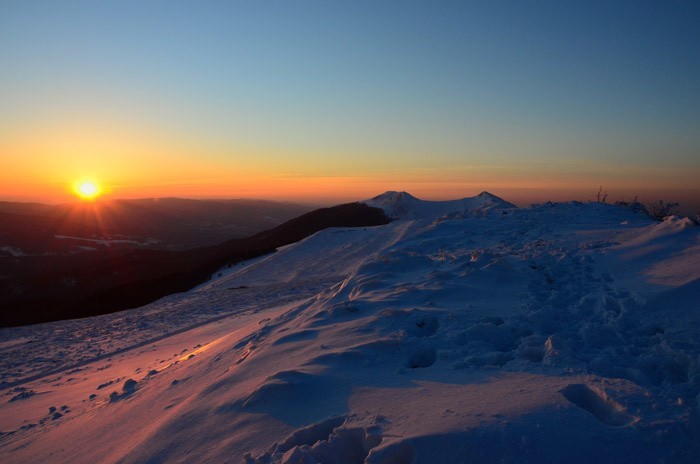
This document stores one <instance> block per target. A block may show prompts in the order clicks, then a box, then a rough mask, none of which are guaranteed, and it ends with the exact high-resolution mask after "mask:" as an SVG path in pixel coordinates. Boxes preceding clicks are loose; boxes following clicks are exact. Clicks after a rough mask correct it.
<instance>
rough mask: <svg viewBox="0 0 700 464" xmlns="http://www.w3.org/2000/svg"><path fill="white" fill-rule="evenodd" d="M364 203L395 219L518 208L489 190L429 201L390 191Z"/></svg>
mask: <svg viewBox="0 0 700 464" xmlns="http://www.w3.org/2000/svg"><path fill="white" fill-rule="evenodd" d="M362 203H365V204H366V205H369V206H373V207H375V208H381V209H383V210H384V213H385V214H386V215H387V216H389V217H390V218H393V219H431V218H437V217H440V216H444V215H448V214H454V213H477V212H486V211H490V210H495V209H511V208H516V206H515V205H514V204H512V203H509V202H507V201H505V200H503V199H502V198H499V197H497V196H496V195H493V194H491V193H489V192H481V193H480V194H478V195H477V196H475V197H470V198H462V199H459V200H449V201H428V200H421V199H419V198H416V197H414V196H413V195H411V194H410V193H408V192H394V191H389V192H385V193H382V194H381V195H378V196H376V197H374V198H371V199H369V200H365V201H363V202H362Z"/></svg>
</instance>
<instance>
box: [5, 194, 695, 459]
mask: <svg viewBox="0 0 700 464" xmlns="http://www.w3.org/2000/svg"><path fill="white" fill-rule="evenodd" d="M476 198H481V199H480V200H478V201H477V200H474V202H473V204H471V203H470V204H469V205H467V206H465V204H466V203H464V202H465V201H466V200H458V201H457V202H456V203H452V202H444V203H442V202H441V203H440V204H438V205H435V204H431V203H428V204H426V203H423V202H421V201H420V200H417V199H415V198H414V197H410V196H407V194H385V195H384V196H380V197H377V198H375V199H373V200H371V201H374V200H377V203H375V204H376V205H377V206H379V202H381V201H384V200H386V201H385V202H384V204H383V205H381V207H382V208H384V209H385V211H387V210H389V211H393V212H394V213H395V214H393V215H394V217H403V218H404V219H398V220H395V221H394V222H392V223H390V224H388V225H384V226H377V227H366V228H356V229H345V228H334V229H326V230H323V231H321V232H318V233H316V234H314V235H313V236H311V237H308V238H306V239H305V240H303V241H302V242H299V243H297V244H295V245H291V246H289V247H286V248H285V249H283V250H281V251H280V252H278V253H275V254H273V255H270V256H269V257H267V258H265V259H262V260H258V261H256V262H251V263H248V264H245V265H241V266H239V268H237V269H235V270H234V271H233V272H230V273H228V274H227V275H224V276H222V277H221V279H219V280H215V281H212V282H210V283H209V284H208V285H206V286H203V287H201V288H200V289H199V290H198V291H196V292H190V293H186V294H180V295H173V296H171V297H168V298H166V299H163V300H161V301H159V302H156V303H153V304H151V305H148V306H145V307H143V308H139V309H137V310H133V311H127V312H125V313H120V314H115V315H109V316H101V317H100V318H93V319H84V320H77V321H65V322H58V323H51V324H45V325H41V326H33V327H25V328H13V329H4V330H2V331H0V350H2V353H3V357H2V361H1V362H0V373H1V374H2V379H3V380H2V382H3V384H2V390H1V391H0V395H1V396H0V407H1V408H2V414H0V430H2V432H3V435H2V436H0V458H2V461H3V462H42V461H43V462H46V461H51V462H96V461H100V462H125V463H129V462H195V461H197V462H200V461H203V462H208V461H211V462H236V463H241V462H243V463H248V464H252V463H255V464H261V463H363V462H365V463H441V462H445V463H451V462H514V463H515V462H517V463H520V462H533V463H534V462H538V463H539V462H581V463H584V462H593V461H595V462H610V463H613V462H615V463H617V462H695V461H696V460H697V456H699V455H700V405H699V400H700V398H699V395H700V308H698V301H699V298H698V297H699V296H700V294H699V293H698V292H699V291H700V287H699V286H698V278H697V277H695V276H696V274H693V272H697V271H696V269H697V266H695V267H694V268H693V267H692V266H689V264H688V263H695V264H697V263H699V262H700V228H698V227H691V224H689V223H684V222H683V220H682V219H677V218H676V219H673V218H672V219H668V220H667V221H666V222H664V223H662V224H659V223H656V222H652V221H651V220H649V219H648V218H647V217H646V216H643V215H639V214H635V213H633V212H631V211H629V210H626V209H623V208H619V207H614V206H609V205H602V204H581V203H565V204H552V203H550V204H544V205H539V206H534V207H531V208H527V209H517V208H513V207H512V206H509V204H507V202H502V200H499V199H494V198H491V197H490V196H489V197H486V196H479V197H476ZM389 200H391V201H389ZM467 200H468V199H467ZM460 202H462V203H460ZM448 204H449V205H448ZM478 204H481V205H482V206H484V205H485V204H487V205H488V206H486V207H485V208H483V209H481V210H480V212H479V213H478V214H472V212H473V211H475V210H479V208H480V206H475V205H478ZM397 205H398V206H397ZM454 206H457V209H455V208H454ZM392 208H394V209H392ZM399 210H400V211H399ZM465 212H467V213H465ZM431 215H432V216H431ZM437 216H440V218H439V219H437ZM406 218H407V219H406ZM654 250H656V251H654ZM689 269H690V270H691V271H689ZM692 269H695V270H694V271H693V270H692ZM689 272H690V273H689ZM660 275H663V279H659V276H660ZM106 327H109V328H110V330H109V333H106V332H105V328H106ZM115 332H116V334H115ZM72 359H77V361H76V362H71V360H72ZM64 406H65V408H64ZM57 414H58V415H57Z"/></svg>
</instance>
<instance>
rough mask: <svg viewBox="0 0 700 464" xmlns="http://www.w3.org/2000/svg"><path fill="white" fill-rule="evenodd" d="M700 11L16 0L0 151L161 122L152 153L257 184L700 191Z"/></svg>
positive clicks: (2, 27) (669, 5) (620, 5)
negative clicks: (173, 152)
mask: <svg viewBox="0 0 700 464" xmlns="http://www.w3.org/2000/svg"><path fill="white" fill-rule="evenodd" d="M699 5H700V4H698V3H697V2H642V1H634V2H632V1H630V2H627V1H618V2H610V1H608V2H591V1H587V2H568V1H549V2H542V1H540V2H524V1H519V2H518V1H512V2H498V1H495V2H485V1H484V2H364V1H355V2H322V1H298V2H292V1H284V2H282V1H277V2H275V1H267V2H235V1H209V2H207V1H203V2H194V1H167V2H166V1H160V2H155V1H151V2H132V1H119V2H94V1H93V2H88V1H81V2H71V1H65V2H58V1H49V2H42V1H32V2H27V1H7V0H6V1H3V2H2V4H1V5H0V68H1V69H2V70H3V72H2V73H0V100H1V101H3V105H2V108H1V109H0V136H2V135H3V134H4V136H5V137H6V139H10V138H11V139H13V143H7V144H6V145H4V146H3V145H2V144H0V149H2V150H3V151H4V152H5V153H8V154H10V155H12V153H11V151H12V150H15V151H18V153H19V154H20V155H21V156H22V157H23V158H31V157H37V159H43V158H41V157H42V156H44V157H48V156H50V154H51V151H52V146H55V147H56V148H55V151H54V153H56V154H59V153H60V155H56V156H62V157H70V153H69V152H70V150H68V149H67V148H66V147H64V146H61V147H59V145H60V144H61V143H63V144H65V143H67V142H66V139H68V140H70V137H57V136H56V132H57V131H64V132H70V131H78V130H79V129H77V127H93V125H99V126H100V127H102V128H103V129H104V128H105V127H107V128H109V130H116V131H117V132H118V133H119V134H126V136H124V137H126V138H129V139H133V141H134V142H133V143H136V141H137V140H140V141H142V140H143V139H144V137H145V138H148V137H149V136H148V135H143V134H156V135H154V140H155V141H150V142H149V143H150V145H149V146H152V147H155V148H153V150H154V151H159V150H160V151H163V152H167V151H168V150H169V149H170V148H169V147H171V146H172V145H175V146H178V147H186V149H183V151H182V153H178V155H177V156H178V157H180V158H182V160H181V162H182V164H183V166H186V165H187V163H186V162H185V159H191V160H195V159H196V160H198V161H199V162H201V163H203V164H206V165H207V166H210V167H211V170H212V171H218V172H220V173H224V172H229V173H230V175H228V177H227V176H224V175H223V174H222V175H221V176H220V177H218V178H217V179H219V180H218V181H217V180H215V179H213V177H216V176H213V177H212V176H210V175H209V174H207V176H209V177H212V179H213V180H212V183H213V184H212V185H214V184H216V182H219V183H220V184H222V183H228V185H230V184H231V183H232V181H231V179H235V175H234V174H235V172H236V170H237V169H238V168H239V167H240V166H245V169H244V170H243V171H241V172H240V173H239V175H240V176H248V177H250V178H260V179H262V178H263V177H264V176H265V175H272V176H273V177H274V176H277V177H280V178H289V177H296V178H299V179H305V178H311V177H328V178H334V179H338V178H342V177H344V176H346V177H352V178H353V179H355V180H354V182H356V183H361V181H360V180H358V179H362V178H369V179H371V180H372V188H375V187H379V185H381V180H382V178H383V177H385V178H386V179H387V184H391V185H390V186H392V187H393V186H394V184H396V183H398V182H399V181H401V180H404V181H405V182H406V183H407V184H409V186H408V187H407V188H406V189H410V184H411V183H412V182H413V183H416V186H417V187H418V188H419V189H420V185H423V186H425V189H427V190H426V194H427V195H433V196H440V191H439V190H440V188H439V185H440V179H448V180H449V182H450V186H449V189H447V190H446V192H447V191H448V190H449V193H450V194H452V193H453V190H455V189H456V188H457V189H458V187H456V186H455V185H456V184H459V182H460V179H464V188H463V189H464V190H465V192H464V193H465V194H466V193H469V192H467V190H469V189H470V188H472V186H473V185H474V184H478V183H479V182H480V181H481V182H482V183H484V184H489V183H491V184H493V183H494V182H495V181H494V178H496V177H498V176H501V178H502V179H503V180H504V181H508V180H512V182H513V185H517V186H520V187H523V188H531V189H537V188H541V189H545V190H546V189H547V188H552V189H559V190H561V188H562V185H561V183H562V182H561V179H564V183H567V182H570V183H573V184H576V186H577V187H580V188H584V186H587V185H589V184H590V185H591V186H592V187H591V188H595V187H597V185H598V183H602V182H605V183H606V184H608V186H609V189H610V190H613V191H614V190H615V189H616V188H618V189H619V190H620V191H625V192H627V191H630V192H631V191H632V190H634V189H635V184H634V181H635V179H636V180H638V181H639V182H640V187H639V188H638V190H639V189H643V188H647V187H649V186H652V187H653V185H652V184H654V182H655V179H661V180H663V182H661V183H660V184H659V185H658V186H657V187H658V188H659V189H668V188H671V187H672V186H673V185H676V186H678V187H679V188H684V189H686V190H687V189H692V188H693V187H692V184H693V179H697V178H698V173H700V153H699V151H700V148H699V147H700V27H698V24H700V6H699ZM104 130H105V131H107V129H104ZM134 133H139V134H141V135H139V136H138V137H137V136H135V135H133V134H134ZM18 134H21V135H18ZM28 134H31V136H33V137H37V138H43V139H44V140H46V141H47V142H46V143H44V144H43V145H42V146H41V147H36V146H34V145H31V144H30V143H28V142H26V138H27V137H29V135H28ZM44 134H46V135H44ZM76 137H77V136H76ZM81 137H84V135H83V134H81ZM124 137H122V138H124ZM77 138H80V137H77ZM54 139H55V140H56V141H55V142H52V140H54ZM59 139H60V140H59ZM105 139H107V140H109V139H110V137H105ZM81 140H82V139H81ZM164 140H166V141H167V143H166V142H164ZM76 143H77V142H76ZM102 143H108V141H103V142H102ZM133 143H132V144H131V145H129V144H127V145H126V147H125V148H124V150H126V151H129V150H132V151H138V150H137V149H136V148H134V147H132V145H133ZM168 144H170V145H168ZM146 145H148V143H147V144H146ZM17 147H20V148H17ZM28 147H29V148H28ZM85 147H87V148H84V150H88V149H94V150H95V153H96V154H95V157H97V158H99V157H100V156H103V157H107V156H113V157H119V153H112V152H110V151H109V150H107V149H102V148H101V146H100V144H99V141H97V142H96V141H91V142H90V143H87V142H85ZM130 147H131V148H130ZM98 152H104V153H105V154H104V155H99V154H98ZM107 152H109V154H107ZM20 155H16V156H15V157H17V156H20ZM123 158H124V159H125V160H128V159H130V158H129V154H128V153H126V154H124V156H123ZM136 158H139V159H141V160H142V161H143V162H144V163H146V164H148V163H149V162H153V163H160V162H162V156H160V155H159V156H155V155H154V158H153V160H149V159H148V158H149V156H148V155H147V154H142V155H140V156H139V157H136ZM84 159H85V156H82V158H81V160H84ZM87 164H90V163H87ZM93 164H94V167H92V166H91V169H92V170H95V171H99V164H100V163H99V162H97V161H94V162H93ZM29 169H30V168H25V170H26V171H27V172H26V173H24V171H22V172H19V173H18V175H19V176H20V177H21V176H22V175H23V174H26V176H28V177H29V178H31V175H32V172H29ZM134 169H136V167H134ZM275 169H276V170H275ZM615 172H618V173H619V176H618V177H616V176H615V175H613V174H614V173H615ZM264 173H267V174H264ZM65 175H69V174H65ZM70 175H72V173H71V174H70ZM103 176H104V174H103ZM207 176H205V177H207ZM255 176H258V177H255ZM16 177H17V176H15V178H16ZM45 177H46V176H44V177H43V178H45ZM176 177H177V176H176ZM184 177H186V176H184ZM184 177H183V176H180V177H177V179H175V178H174V180H173V182H172V185H173V186H175V185H177V182H184V181H182V179H183V178H184ZM209 177H207V178H209ZM567 179H569V180H568V181H567ZM261 182H262V181H261ZM233 183H234V184H235V181H234V182H233ZM642 183H643V184H642ZM122 184H128V182H126V183H125V182H123V181H122ZM263 184H264V182H263ZM497 184H498V185H501V186H502V185H503V182H499V183H497ZM217 185H218V184H217ZM353 185H355V184H353ZM357 185H359V184H357ZM428 185H429V186H430V187H429V188H428V187H427V186H428ZM654 185H655V184H654ZM388 186H389V185H388ZM645 186H646V187H645ZM696 187H697V185H696ZM13 188H15V189H16V190H17V189H19V190H18V191H20V190H21V189H22V186H21V185H17V186H15V187H13ZM173 188H174V187H173ZM358 188H359V187H358ZM450 189H451V190H450ZM350 190H352V189H350ZM380 190H381V189H380ZM124 192H125V194H128V189H127V190H124ZM216 192H218V193H217V194H224V192H220V191H219V190H217V191H216ZM431 192H432V193H431ZM1 193H2V192H0V194H1ZM164 193H172V192H164ZM175 193H177V192H175ZM236 193H237V191H236V190H235V188H233V189H232V190H231V192H230V194H231V195H234V196H235V195H236ZM262 193H263V192H261V194H262ZM359 193H360V192H359V191H358V194H359ZM454 193H459V192H456V191H455V192H454ZM263 196H264V195H263Z"/></svg>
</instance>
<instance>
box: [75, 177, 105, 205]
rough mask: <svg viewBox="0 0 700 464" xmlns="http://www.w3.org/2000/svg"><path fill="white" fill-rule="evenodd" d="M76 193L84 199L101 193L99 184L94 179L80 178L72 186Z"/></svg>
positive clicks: (92, 197) (93, 197) (89, 198)
mask: <svg viewBox="0 0 700 464" xmlns="http://www.w3.org/2000/svg"><path fill="white" fill-rule="evenodd" d="M73 190H74V191H75V193H76V195H78V196H79V197H80V198H82V199H84V200H92V199H95V198H96V197H97V196H99V195H100V193H102V189H101V188H100V185H99V184H98V183H97V182H95V181H94V180H81V181H78V182H76V183H75V186H74V187H73Z"/></svg>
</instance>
